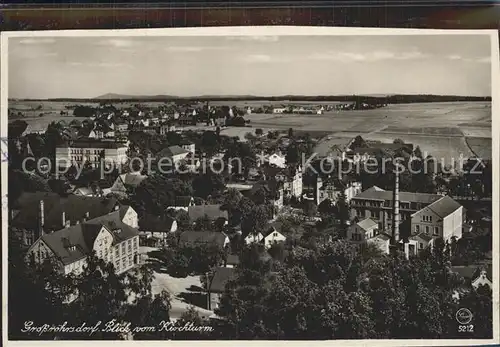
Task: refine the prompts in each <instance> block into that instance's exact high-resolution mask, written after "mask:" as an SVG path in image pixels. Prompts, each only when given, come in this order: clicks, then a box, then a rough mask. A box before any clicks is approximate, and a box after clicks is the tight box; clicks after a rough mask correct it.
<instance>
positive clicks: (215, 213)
mask: <svg viewBox="0 0 500 347" xmlns="http://www.w3.org/2000/svg"><path fill="white" fill-rule="evenodd" d="M220 207H221V205H218V204H217V205H198V206H189V207H188V214H189V218H190V219H191V221H193V222H194V221H196V220H197V219H198V218H202V217H204V216H205V215H206V216H208V218H210V219H211V220H215V219H218V218H221V217H222V218H225V219H228V213H227V211H222V210H221V209H220Z"/></svg>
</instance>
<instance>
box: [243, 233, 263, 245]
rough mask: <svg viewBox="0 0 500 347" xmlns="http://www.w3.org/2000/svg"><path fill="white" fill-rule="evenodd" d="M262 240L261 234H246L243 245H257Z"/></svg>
mask: <svg viewBox="0 0 500 347" xmlns="http://www.w3.org/2000/svg"><path fill="white" fill-rule="evenodd" d="M262 239H264V236H263V235H262V233H257V234H248V235H247V236H246V237H245V243H246V244H247V245H250V244H252V243H258V242H261V241H262Z"/></svg>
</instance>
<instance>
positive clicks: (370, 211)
mask: <svg viewBox="0 0 500 347" xmlns="http://www.w3.org/2000/svg"><path fill="white" fill-rule="evenodd" d="M393 199H394V196H393V192H392V191H386V190H383V189H381V188H379V187H376V186H374V187H372V188H370V189H368V190H365V191H364V192H361V193H360V194H358V195H356V196H355V197H354V198H352V199H351V216H352V217H353V218H356V217H357V218H358V219H360V220H362V219H365V218H370V219H373V220H374V221H376V222H377V224H378V230H380V231H390V230H391V229H392V226H393V225H392V224H393V219H394V218H393V216H394V210H393V201H394V200H393ZM397 201H398V203H399V206H398V213H397V216H398V219H399V220H400V221H401V226H402V231H404V233H405V234H407V236H412V235H419V234H421V233H424V234H425V235H427V236H431V237H432V238H438V237H440V238H443V239H444V240H445V241H448V240H450V239H451V238H452V237H456V238H461V237H462V223H463V207H462V206H461V205H460V204H459V203H458V202H456V201H455V200H453V199H452V198H450V197H449V196H442V195H438V194H424V193H410V192H398V199H397Z"/></svg>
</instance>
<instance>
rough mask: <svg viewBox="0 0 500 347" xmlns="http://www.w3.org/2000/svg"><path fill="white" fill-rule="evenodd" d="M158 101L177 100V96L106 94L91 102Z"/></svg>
mask: <svg viewBox="0 0 500 347" xmlns="http://www.w3.org/2000/svg"><path fill="white" fill-rule="evenodd" d="M150 99H153V100H158V99H179V97H178V96H171V95H124V94H114V93H108V94H104V95H100V96H98V97H96V98H94V99H93V100H150Z"/></svg>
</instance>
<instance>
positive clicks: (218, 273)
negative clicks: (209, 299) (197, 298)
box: [208, 267, 235, 293]
mask: <svg viewBox="0 0 500 347" xmlns="http://www.w3.org/2000/svg"><path fill="white" fill-rule="evenodd" d="M234 275H235V271H234V269H233V268H227V267H219V268H217V269H216V270H215V274H214V277H213V278H212V281H211V282H210V287H209V288H208V290H209V291H210V292H211V293H222V292H224V290H225V286H226V283H227V282H228V281H229V280H230V279H231V278H233V276H234Z"/></svg>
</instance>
